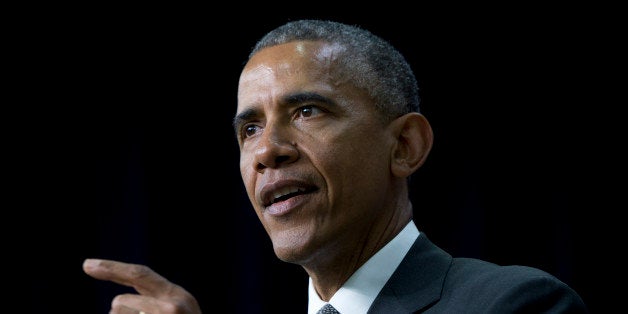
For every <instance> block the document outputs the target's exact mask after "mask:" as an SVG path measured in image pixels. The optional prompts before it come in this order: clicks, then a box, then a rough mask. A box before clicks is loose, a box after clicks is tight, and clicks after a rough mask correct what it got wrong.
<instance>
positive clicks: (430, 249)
mask: <svg viewBox="0 0 628 314" xmlns="http://www.w3.org/2000/svg"><path fill="white" fill-rule="evenodd" d="M451 263H452V257H451V255H449V254H448V253H447V252H445V251H443V250H442V249H440V248H439V247H437V246H436V245H434V244H433V243H432V242H431V241H430V240H429V239H428V238H427V236H426V235H425V233H421V235H419V237H418V238H417V239H416V241H414V244H413V245H412V247H411V248H410V250H409V251H408V254H406V256H405V257H404V259H403V260H402V261H401V264H399V267H398V268H397V270H395V272H394V273H393V274H392V276H391V277H390V279H389V280H388V282H386V285H384V287H383V288H382V290H381V291H380V293H379V294H378V295H377V298H375V301H374V302H373V305H371V308H370V309H369V313H408V312H415V311H419V310H421V309H422V308H424V307H426V306H428V305H430V304H432V303H434V302H435V301H437V300H438V299H440V296H441V292H442V287H443V282H444V280H445V276H446V275H447V272H448V271H449V267H450V266H451Z"/></svg>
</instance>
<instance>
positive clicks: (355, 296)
mask: <svg viewBox="0 0 628 314" xmlns="http://www.w3.org/2000/svg"><path fill="white" fill-rule="evenodd" d="M419 234H420V233H419V230H418V229H417V227H416V225H415V224H414V221H412V220H411V221H410V222H409V223H408V224H407V225H406V226H405V227H404V228H403V230H401V232H399V234H398V235H397V236H395V237H394V238H393V239H392V240H391V241H390V242H388V244H386V245H385V246H384V247H383V248H382V249H381V250H379V251H378V252H377V253H375V255H373V256H372V257H371V258H370V259H369V260H368V261H366V263H364V265H362V266H361V267H360V268H358V270H357V271H356V272H355V273H353V275H351V277H349V279H348V280H347V282H345V283H344V285H342V287H340V289H339V290H338V291H336V293H335V294H334V296H332V298H331V299H330V300H329V303H331V305H333V306H334V307H335V308H336V309H337V310H338V312H340V313H341V314H360V313H366V312H367V311H368V309H369V307H371V304H373V301H374V300H375V298H376V297H377V295H378V294H379V291H380V290H382V288H383V287H384V285H385V284H386V282H387V281H388V278H390V276H391V275H392V274H393V272H394V271H395V269H397V266H399V264H400V263H401V260H403V258H404V257H405V256H406V253H408V251H409V250H410V247H411V246H412V244H413V243H414V241H415V240H416V238H417V237H418V236H419ZM308 294H309V296H308V310H307V312H308V314H316V311H318V310H319V309H320V308H321V307H323V305H325V304H326V303H327V302H325V301H323V300H321V299H320V297H319V296H318V293H316V290H315V289H314V285H313V284H312V278H310V280H309V290H308Z"/></svg>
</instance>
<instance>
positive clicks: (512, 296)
mask: <svg viewBox="0 0 628 314" xmlns="http://www.w3.org/2000/svg"><path fill="white" fill-rule="evenodd" d="M369 313H386V314H393V313H500V314H503V313H588V311H587V309H586V306H585V304H584V303H583V301H582V299H581V298H580V296H579V295H578V294H577V293H576V292H575V291H574V290H573V289H571V288H570V287H569V286H567V285H566V284H565V283H563V282H561V281H560V280H558V279H557V278H556V277H554V276H552V275H550V274H549V273H547V272H544V271H542V270H540V269H537V268H532V267H527V266H500V265H496V264H493V263H489V262H486V261H482V260H478V259H472V258H452V256H451V255H449V254H448V253H447V252H445V251H443V250H442V249H440V248H439V247H437V246H436V245H434V244H433V243H432V242H431V241H430V240H429V239H428V238H427V237H426V235H425V234H424V233H421V235H419V237H418V238H417V240H416V241H415V242H414V244H413V245H412V247H411V248H410V251H409V252H408V254H407V255H406V257H405V258H404V259H403V261H402V262H401V264H400V265H399V267H398V268H397V270H396V271H395V272H394V273H393V275H392V276H391V277H390V279H389V280H388V282H387V283H386V285H385V286H384V287H383V288H382V291H380V293H379V295H378V296H377V298H376V299H375V301H374V302H373V305H372V306H371V308H370V309H369Z"/></svg>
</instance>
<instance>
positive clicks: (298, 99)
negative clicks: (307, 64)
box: [233, 92, 336, 132]
mask: <svg viewBox="0 0 628 314" xmlns="http://www.w3.org/2000/svg"><path fill="white" fill-rule="evenodd" d="M281 102H282V103H283V104H286V105H295V104H301V103H307V102H317V103H324V104H327V105H336V103H335V102H334V101H333V100H331V99H330V98H328V97H325V96H323V95H321V94H318V93H313V92H299V93H293V94H289V95H287V96H285V97H284V98H283V100H282V101H281ZM259 115H260V112H259V110H258V109H254V108H251V109H247V110H244V111H242V112H240V113H239V114H237V115H236V116H235V117H234V118H233V129H234V130H236V132H237V130H238V128H239V126H240V125H242V124H243V123H245V122H246V121H250V120H253V119H255V117H257V116H259Z"/></svg>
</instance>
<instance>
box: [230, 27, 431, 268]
mask: <svg viewBox="0 0 628 314" xmlns="http://www.w3.org/2000/svg"><path fill="white" fill-rule="evenodd" d="M417 106H418V93H417V88H416V81H415V79H414V76H413V75H412V72H411V71H410V68H409V66H408V65H407V63H406V62H405V61H404V60H403V58H402V57H401V55H400V54H399V53H398V52H397V51H396V50H394V49H393V48H392V47H390V46H388V44H387V43H385V42H384V41H382V40H380V39H378V38H377V37H375V36H373V35H372V34H370V33H368V32H366V31H363V30H360V29H357V28H352V27H349V26H345V25H342V24H337V23H333V22H317V21H302V22H293V23H289V24H287V25H285V26H283V27H280V28H278V29H276V30H275V31H273V32H271V33H269V34H268V35H267V36H266V37H264V38H263V39H262V40H261V41H260V42H259V43H258V45H257V46H256V47H255V48H254V50H253V52H252V54H251V56H250V58H249V60H248V62H247V64H246V65H245V67H244V69H243V71H242V73H241V76H240V82H239V86H238V108H237V113H236V118H235V119H234V127H235V131H236V134H237V138H238V143H239V145H240V153H241V155H240V171H241V174H242V179H243V181H244V184H245V187H246V190H247V194H248V196H249V198H250V200H251V203H252V205H253V207H254V208H255V211H256V213H257V215H258V217H259V218H260V220H261V222H262V224H263V225H264V228H265V229H266V231H267V232H268V234H269V235H270V238H271V240H272V242H273V246H274V249H275V253H276V254H277V256H278V257H279V258H280V259H282V260H284V261H288V262H293V263H297V264H300V265H303V266H304V267H306V269H307V268H308V267H312V268H313V267H320V265H329V264H338V263H340V260H341V259H345V260H344V261H343V262H342V263H345V264H346V263H353V265H358V264H360V263H361V262H363V260H365V259H366V258H368V257H369V256H370V254H372V252H374V251H375V250H377V249H379V248H380V247H381V245H383V244H382V243H385V242H384V241H386V240H388V239H389V238H392V236H394V233H395V232H397V231H399V230H400V228H402V227H403V225H405V223H407V222H408V221H409V219H410V217H411V215H412V210H411V207H410V206H409V203H408V199H407V186H406V179H407V177H408V176H410V175H411V174H412V173H413V172H414V171H415V170H416V169H418V168H419V167H420V165H421V164H422V163H423V161H424V160H425V157H426V156H427V154H428V152H429V150H430V147H431V143H432V133H431V129H430V126H429V123H428V122H427V120H425V118H424V117H423V116H422V115H420V114H419V113H418V112H416V110H418V108H417ZM346 259H349V260H346ZM351 259H354V260H351ZM347 271H349V270H347Z"/></svg>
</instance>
